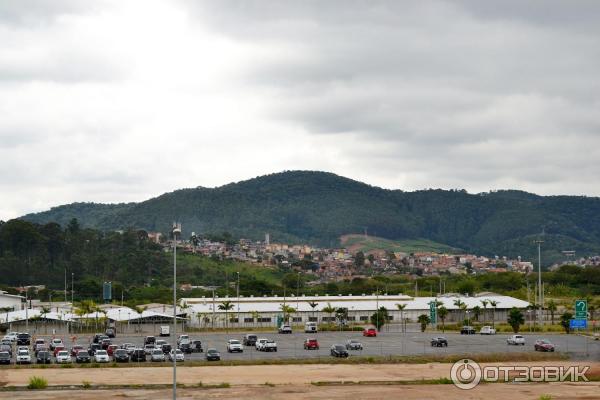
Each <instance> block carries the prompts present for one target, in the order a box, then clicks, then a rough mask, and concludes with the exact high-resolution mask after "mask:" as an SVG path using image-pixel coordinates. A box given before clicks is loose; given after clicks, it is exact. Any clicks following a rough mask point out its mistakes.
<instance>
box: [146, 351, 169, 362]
mask: <svg viewBox="0 0 600 400" xmlns="http://www.w3.org/2000/svg"><path fill="white" fill-rule="evenodd" d="M150 361H152V362H163V361H165V353H163V351H162V350H160V349H154V350H152V353H150Z"/></svg>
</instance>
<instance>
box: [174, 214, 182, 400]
mask: <svg viewBox="0 0 600 400" xmlns="http://www.w3.org/2000/svg"><path fill="white" fill-rule="evenodd" d="M179 234H181V224H180V223H173V336H177V235H179ZM173 353H174V354H173V400H175V399H177V357H176V354H175V350H173Z"/></svg>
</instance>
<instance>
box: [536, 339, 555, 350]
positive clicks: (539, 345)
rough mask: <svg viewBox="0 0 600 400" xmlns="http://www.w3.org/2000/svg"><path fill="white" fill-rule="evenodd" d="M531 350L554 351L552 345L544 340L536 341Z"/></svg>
mask: <svg viewBox="0 0 600 400" xmlns="http://www.w3.org/2000/svg"><path fill="white" fill-rule="evenodd" d="M533 348H534V349H535V351H550V352H552V351H554V345H553V344H552V343H550V342H549V341H547V340H546V339H540V340H536V341H535V344H534V345H533Z"/></svg>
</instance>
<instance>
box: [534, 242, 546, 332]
mask: <svg viewBox="0 0 600 400" xmlns="http://www.w3.org/2000/svg"><path fill="white" fill-rule="evenodd" d="M535 243H537V245H538V285H537V286H538V287H537V289H538V305H539V307H538V323H539V325H540V329H541V327H542V325H543V321H542V313H543V311H542V307H543V305H542V243H544V241H543V240H542V239H538V240H536V241H535Z"/></svg>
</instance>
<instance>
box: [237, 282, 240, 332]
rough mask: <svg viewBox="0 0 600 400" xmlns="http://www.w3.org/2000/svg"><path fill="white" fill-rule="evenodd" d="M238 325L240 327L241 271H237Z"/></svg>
mask: <svg viewBox="0 0 600 400" xmlns="http://www.w3.org/2000/svg"><path fill="white" fill-rule="evenodd" d="M237 323H238V328H239V326H240V271H237Z"/></svg>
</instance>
